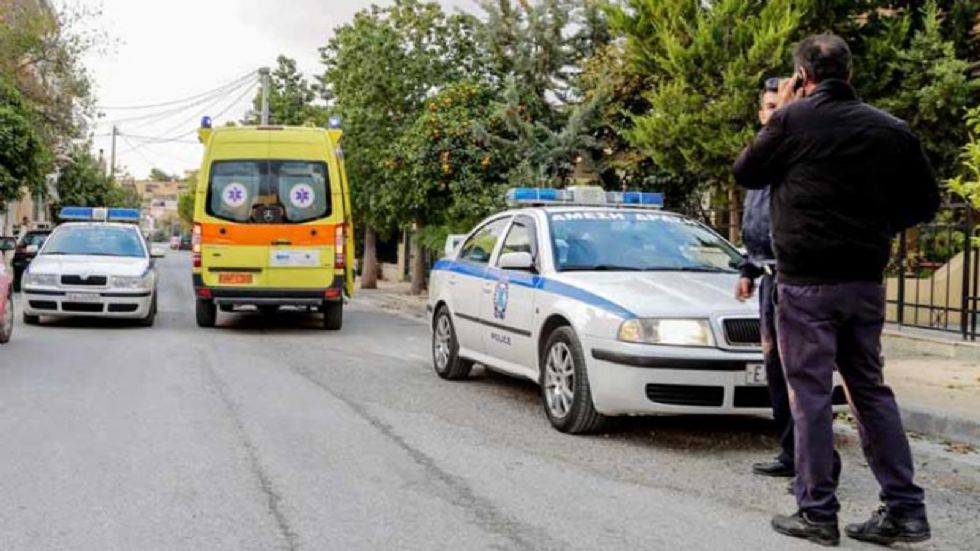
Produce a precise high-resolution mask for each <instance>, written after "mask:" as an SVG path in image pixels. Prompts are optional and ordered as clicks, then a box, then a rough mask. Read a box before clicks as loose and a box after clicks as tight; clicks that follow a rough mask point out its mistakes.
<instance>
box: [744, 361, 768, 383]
mask: <svg viewBox="0 0 980 551" xmlns="http://www.w3.org/2000/svg"><path fill="white" fill-rule="evenodd" d="M768 383H769V377H768V376H767V375H766V366H765V364H746V365H745V384H747V385H749V386H762V385H766V384H768Z"/></svg>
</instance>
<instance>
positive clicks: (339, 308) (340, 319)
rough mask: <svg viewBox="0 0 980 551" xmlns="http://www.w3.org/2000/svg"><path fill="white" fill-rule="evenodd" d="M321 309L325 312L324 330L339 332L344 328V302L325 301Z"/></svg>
mask: <svg viewBox="0 0 980 551" xmlns="http://www.w3.org/2000/svg"><path fill="white" fill-rule="evenodd" d="M320 309H321V310H323V329H325V330H327V331H339V330H340V328H341V327H343V326H344V301H342V300H325V301H323V306H321V307H320Z"/></svg>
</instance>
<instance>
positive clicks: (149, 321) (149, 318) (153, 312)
mask: <svg viewBox="0 0 980 551" xmlns="http://www.w3.org/2000/svg"><path fill="white" fill-rule="evenodd" d="M156 317H157V294H156V292H154V293H153V300H152V301H150V311H149V312H147V314H146V317H145V318H143V319H141V320H140V325H141V326H143V327H153V322H154V321H156Z"/></svg>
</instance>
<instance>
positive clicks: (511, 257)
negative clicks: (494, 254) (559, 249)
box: [497, 252, 534, 272]
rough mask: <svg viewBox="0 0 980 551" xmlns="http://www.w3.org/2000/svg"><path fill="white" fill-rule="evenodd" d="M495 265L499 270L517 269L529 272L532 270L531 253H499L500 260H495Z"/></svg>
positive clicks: (532, 260)
mask: <svg viewBox="0 0 980 551" xmlns="http://www.w3.org/2000/svg"><path fill="white" fill-rule="evenodd" d="M497 266H498V267H499V268H500V269H501V270H519V271H522V272H530V271H533V270H534V259H533V258H532V257H531V253H526V252H517V253H504V254H502V255H500V260H499V261H498V262H497Z"/></svg>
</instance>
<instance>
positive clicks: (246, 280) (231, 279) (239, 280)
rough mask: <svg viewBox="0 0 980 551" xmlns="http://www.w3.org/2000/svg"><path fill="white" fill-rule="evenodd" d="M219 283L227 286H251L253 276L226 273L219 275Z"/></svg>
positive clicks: (240, 273)
mask: <svg viewBox="0 0 980 551" xmlns="http://www.w3.org/2000/svg"><path fill="white" fill-rule="evenodd" d="M218 283H223V284H226V285H251V284H252V274H247V273H242V272H225V273H222V274H218Z"/></svg>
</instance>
